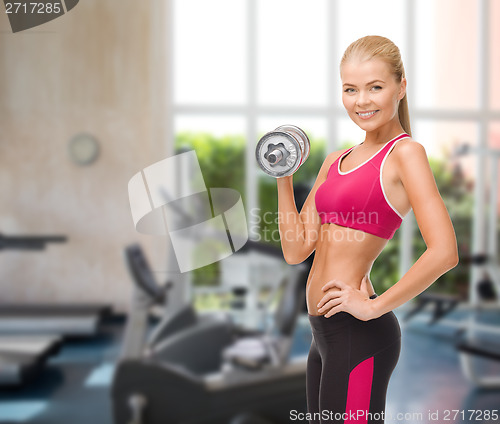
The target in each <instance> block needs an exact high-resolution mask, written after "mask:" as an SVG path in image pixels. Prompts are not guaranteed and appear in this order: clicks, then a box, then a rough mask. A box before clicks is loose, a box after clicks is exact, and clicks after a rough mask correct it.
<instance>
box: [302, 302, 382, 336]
mask: <svg viewBox="0 0 500 424" xmlns="http://www.w3.org/2000/svg"><path fill="white" fill-rule="evenodd" d="M377 296H378V295H377V294H376V293H375V294H373V295H372V296H370V299H375V298H376V297H377ZM307 315H308V318H309V322H310V324H311V329H312V330H313V331H318V332H321V331H326V330H328V331H331V330H332V329H335V328H339V327H343V326H345V325H348V324H352V323H354V322H362V321H361V320H360V319H358V318H356V317H355V316H353V315H351V314H350V313H349V312H344V311H342V312H337V313H336V314H334V315H332V316H331V317H329V318H326V317H325V316H324V315H311V314H307Z"/></svg>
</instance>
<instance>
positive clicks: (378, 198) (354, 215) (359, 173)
mask: <svg viewBox="0 0 500 424" xmlns="http://www.w3.org/2000/svg"><path fill="white" fill-rule="evenodd" d="M407 137H409V135H408V134H406V133H402V134H400V135H398V136H397V137H395V138H393V139H392V140H389V141H388V142H387V143H385V144H384V146H383V147H382V148H381V149H380V150H379V151H378V152H377V153H375V154H374V155H373V156H372V157H371V158H370V159H368V160H366V161H365V162H363V163H362V164H360V165H358V166H356V167H355V168H354V169H352V170H350V171H347V172H342V171H341V170H340V163H341V161H342V159H343V158H344V157H345V156H346V155H347V154H349V152H350V151H351V150H352V149H353V148H354V147H355V146H353V147H351V148H350V149H348V150H346V151H345V152H344V153H343V154H342V155H340V156H339V157H338V158H337V160H336V161H335V162H333V164H332V166H331V167H330V169H329V170H328V175H327V177H326V180H325V182H324V183H323V184H321V185H320V186H319V187H318V190H317V191H316V195H315V202H316V210H317V211H318V214H319V216H320V218H321V224H325V223H334V224H337V225H340V226H343V227H349V228H354V229H357V230H361V231H364V232H365V233H370V234H374V235H376V236H379V237H382V238H385V239H391V238H392V237H393V236H394V233H395V232H396V230H397V229H398V228H399V226H400V225H401V222H402V220H403V217H402V216H401V215H400V214H399V212H398V211H397V210H396V209H395V208H394V206H392V205H391V204H390V203H389V200H388V199H387V196H386V195H385V192H384V188H383V186H382V168H383V166H384V163H385V160H386V159H387V156H388V155H389V153H390V151H391V150H392V149H393V147H394V146H395V145H396V143H397V142H398V141H399V140H401V139H403V138H407ZM361 144H363V143H361Z"/></svg>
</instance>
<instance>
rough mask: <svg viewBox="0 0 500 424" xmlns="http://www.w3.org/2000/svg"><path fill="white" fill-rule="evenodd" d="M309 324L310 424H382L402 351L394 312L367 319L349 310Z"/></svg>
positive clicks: (311, 317) (312, 317)
mask: <svg viewBox="0 0 500 424" xmlns="http://www.w3.org/2000/svg"><path fill="white" fill-rule="evenodd" d="M376 296H377V295H376V294H375V295H373V296H371V298H375V297H376ZM309 322H310V324H311V330H312V335H313V339H312V343H311V348H310V350H309V356H308V358H307V412H308V414H307V415H308V419H309V423H310V424H324V423H344V424H348V423H349V424H351V423H356V424H375V423H377V424H380V423H384V418H385V397H386V393H387V386H388V384H389V379H390V377H391V374H392V371H393V370H394V368H395V367H396V364H397V362H398V359H399V353H400V350H401V329H400V327H399V323H398V320H397V318H396V316H395V315H394V313H393V312H392V311H391V312H388V313H386V314H384V315H382V316H380V317H379V318H376V319H372V320H369V321H361V320H359V319H357V318H355V317H354V316H352V315H351V314H349V313H347V312H338V313H336V314H334V315H332V316H331V317H330V318H325V317H324V316H323V315H309Z"/></svg>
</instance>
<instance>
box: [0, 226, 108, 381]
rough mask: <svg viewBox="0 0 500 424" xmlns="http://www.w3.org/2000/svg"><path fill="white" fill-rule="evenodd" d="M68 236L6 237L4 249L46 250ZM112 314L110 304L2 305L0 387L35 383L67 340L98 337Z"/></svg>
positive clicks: (0, 243) (0, 239) (2, 238)
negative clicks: (47, 363)
mask: <svg viewBox="0 0 500 424" xmlns="http://www.w3.org/2000/svg"><path fill="white" fill-rule="evenodd" d="M66 240H67V238H66V237H65V236H14V237H12V236H4V235H2V234H0V249H19V250H44V249H45V245H46V244H47V243H61V242H65V241H66ZM110 313H111V307H110V305H106V304H97V305H96V304H75V305H57V304H3V305H2V304H0V387H9V386H17V385H22V384H24V383H26V382H27V381H29V380H31V379H33V378H34V377H35V376H36V375H37V374H38V373H39V372H40V370H42V369H43V367H44V365H45V363H46V361H47V359H48V358H49V357H50V356H52V355H55V354H57V353H58V352H59V350H60V348H61V344H62V341H63V340H64V339H67V338H82V337H92V336H95V335H96V334H97V333H98V331H99V325H100V323H101V322H102V320H103V319H104V318H105V317H106V316H107V315H108V314H110Z"/></svg>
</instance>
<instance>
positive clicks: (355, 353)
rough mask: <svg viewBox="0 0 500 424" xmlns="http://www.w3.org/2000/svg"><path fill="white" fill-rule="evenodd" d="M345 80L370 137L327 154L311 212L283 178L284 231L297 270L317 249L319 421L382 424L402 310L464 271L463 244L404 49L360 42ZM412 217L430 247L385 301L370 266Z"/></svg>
mask: <svg viewBox="0 0 500 424" xmlns="http://www.w3.org/2000/svg"><path fill="white" fill-rule="evenodd" d="M340 75H341V80H342V101H343V104H344V106H345V108H346V110H347V113H348V114H349V117H350V118H351V119H352V120H353V121H354V123H355V124H356V125H358V126H359V127H360V128H361V129H363V130H364V131H365V132H366V136H365V139H364V141H363V142H362V143H360V144H358V145H356V146H354V147H352V148H350V149H347V150H345V151H336V152H333V153H331V154H329V155H328V156H327V157H326V159H325V161H324V163H323V165H322V167H321V169H320V171H319V174H318V177H317V179H316V182H315V184H314V186H313V188H312V189H311V192H310V193H309V196H308V197H307V200H306V202H305V203H304V206H303V207H302V210H301V211H300V213H298V211H297V208H296V206H295V202H294V198H293V183H292V176H288V177H283V178H279V179H277V183H278V209H279V216H280V217H281V218H280V222H279V231H280V236H281V243H282V249H283V254H284V257H285V260H286V261H287V262H288V263H290V264H297V263H300V262H302V261H304V260H305V259H306V258H307V257H308V256H309V255H310V254H311V253H312V252H313V251H314V250H316V254H315V258H314V263H313V265H312V268H311V272H310V274H309V278H308V281H307V288H306V292H307V308H308V312H309V321H310V324H311V329H312V333H313V341H312V344H311V348H310V352H309V356H308V362H307V406H308V414H307V416H308V419H309V422H310V423H315V424H316V423H321V424H323V423H333V422H335V423H337V422H344V423H352V422H356V423H383V422H384V415H385V397H386V392H387V386H388V383H389V378H390V376H391V374H392V371H393V369H394V367H395V366H396V363H397V361H398V359H399V353H400V348H401V331H400V327H399V324H398V321H397V319H396V317H395V315H394V313H393V312H392V310H393V309H395V308H397V307H398V306H400V305H402V304H404V303H405V302H407V301H409V300H410V299H412V298H414V297H415V296H417V295H418V294H420V293H421V292H423V291H424V290H425V289H427V288H428V287H429V286H430V285H431V284H432V283H433V282H434V281H435V280H436V279H437V278H438V277H440V276H441V275H442V274H444V273H445V272H447V271H448V270H450V269H452V268H453V267H455V266H456V265H457V263H458V253H457V242H456V238H455V233H454V229H453V226H452V223H451V220H450V218H449V215H448V212H447V210H446V208H445V206H444V203H443V201H442V199H441V197H440V194H439V191H438V189H437V187H436V183H435V180H434V176H433V174H432V171H431V169H430V166H429V162H428V160H427V156H426V152H425V149H424V147H423V146H422V145H421V144H419V143H418V142H417V141H414V140H412V138H411V130H410V122H409V115H408V103H407V98H406V78H405V72H404V67H403V64H402V61H401V55H400V52H399V49H398V48H397V46H395V45H394V43H393V42H392V41H390V40H388V39H387V38H384V37H380V36H367V37H363V38H361V39H359V40H357V41H355V42H354V43H352V44H351V45H350V46H349V47H348V48H347V50H346V51H345V53H344V55H343V57H342V60H341V63H340ZM410 209H413V212H414V214H415V217H416V220H417V223H418V226H419V228H420V232H421V234H422V236H423V238H424V241H425V243H426V245H427V249H426V251H425V252H424V253H423V254H422V256H421V257H420V258H419V259H418V260H417V261H416V262H415V264H414V265H413V266H412V267H411V268H410V269H409V270H408V272H407V273H406V274H405V275H404V276H403V277H402V278H401V279H400V280H399V281H398V282H395V284H394V285H393V286H392V287H390V288H389V289H388V290H386V291H385V292H384V293H383V294H381V295H380V296H377V294H375V292H374V289H373V286H372V284H371V282H370V279H369V273H370V270H371V268H372V265H373V263H374V261H375V259H376V258H377V256H378V255H379V254H380V252H381V251H382V250H383V248H384V246H385V245H386V244H387V242H388V240H389V239H391V238H392V236H393V235H394V232H395V231H396V230H397V229H398V228H399V226H400V224H401V221H402V218H403V217H404V216H405V215H406V214H407V213H408V211H409V210H410Z"/></svg>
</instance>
